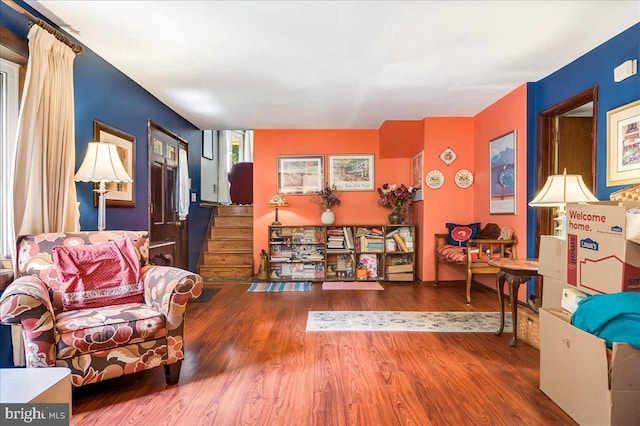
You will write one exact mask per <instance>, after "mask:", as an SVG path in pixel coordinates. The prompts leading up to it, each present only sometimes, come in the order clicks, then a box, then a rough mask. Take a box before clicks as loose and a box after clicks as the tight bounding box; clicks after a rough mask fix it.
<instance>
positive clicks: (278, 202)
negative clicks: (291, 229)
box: [267, 194, 288, 225]
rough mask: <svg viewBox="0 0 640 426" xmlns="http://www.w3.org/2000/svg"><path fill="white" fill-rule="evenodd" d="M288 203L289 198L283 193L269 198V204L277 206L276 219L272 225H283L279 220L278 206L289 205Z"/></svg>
mask: <svg viewBox="0 0 640 426" xmlns="http://www.w3.org/2000/svg"><path fill="white" fill-rule="evenodd" d="M287 204H288V203H287V199H286V198H284V195H282V194H275V195H274V196H273V197H271V198H270V199H269V202H268V203H267V205H268V206H270V207H275V208H276V220H274V221H273V223H272V225H282V224H281V223H280V222H278V207H285V206H287Z"/></svg>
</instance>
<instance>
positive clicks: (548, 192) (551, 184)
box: [529, 174, 598, 207]
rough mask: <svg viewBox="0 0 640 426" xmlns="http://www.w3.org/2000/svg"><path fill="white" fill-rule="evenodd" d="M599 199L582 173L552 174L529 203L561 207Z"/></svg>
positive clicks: (539, 205)
mask: <svg viewBox="0 0 640 426" xmlns="http://www.w3.org/2000/svg"><path fill="white" fill-rule="evenodd" d="M587 201H598V199H597V198H596V197H595V196H594V195H593V194H592V193H591V191H589V189H588V188H587V186H586V185H585V184H584V181H583V180H582V176H580V175H567V174H562V175H551V176H549V177H548V178H547V181H546V182H545V184H544V186H543V187H542V189H541V190H540V192H539V193H538V195H536V196H535V198H534V199H533V200H531V202H530V203H529V205H530V206H532V207H559V206H563V205H565V204H567V203H583V202H587Z"/></svg>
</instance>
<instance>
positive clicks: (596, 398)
mask: <svg viewBox="0 0 640 426" xmlns="http://www.w3.org/2000/svg"><path fill="white" fill-rule="evenodd" d="M569 318H570V316H569V315H567V314H563V313H562V312H561V311H560V310H559V309H552V308H542V309H541V310H540V389H541V390H542V391H543V392H544V393H545V394H546V395H547V396H549V398H551V399H552V400H553V401H554V402H555V403H556V404H558V406H560V408H562V409H563V410H564V411H565V412H567V414H569V415H570V416H571V417H572V418H573V419H574V420H575V421H577V422H578V423H579V424H581V425H598V426H601V425H636V424H638V419H640V368H638V366H639V365H640V350H637V349H634V348H632V347H631V346H629V345H627V344H614V346H613V350H612V351H608V350H607V347H606V343H605V341H604V340H602V339H600V338H599V337H596V336H594V335H592V334H589V333H587V332H584V331H582V330H579V329H578V328H576V327H574V326H572V325H571V324H570V323H569V322H568V321H569ZM608 352H609V354H610V357H611V361H610V363H609V361H608V359H607V358H608V356H609V354H608ZM609 368H610V369H611V381H609Z"/></svg>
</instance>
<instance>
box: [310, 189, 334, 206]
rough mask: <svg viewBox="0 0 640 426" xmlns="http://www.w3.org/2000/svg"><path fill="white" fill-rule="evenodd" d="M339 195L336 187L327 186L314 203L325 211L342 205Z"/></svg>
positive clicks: (317, 195) (318, 194) (319, 192)
mask: <svg viewBox="0 0 640 426" xmlns="http://www.w3.org/2000/svg"><path fill="white" fill-rule="evenodd" d="M337 193H338V190H337V189H336V187H335V185H333V186H329V184H327V185H326V186H325V187H324V189H323V190H322V191H318V193H317V194H316V195H315V196H314V197H313V200H312V201H313V202H315V203H316V204H317V205H319V206H320V207H322V208H324V209H330V208H331V207H333V206H339V205H340V198H338V196H337V195H336V194H337Z"/></svg>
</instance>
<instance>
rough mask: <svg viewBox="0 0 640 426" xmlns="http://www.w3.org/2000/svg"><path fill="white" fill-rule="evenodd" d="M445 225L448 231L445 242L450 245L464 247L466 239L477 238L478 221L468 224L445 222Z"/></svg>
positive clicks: (478, 230)
mask: <svg viewBox="0 0 640 426" xmlns="http://www.w3.org/2000/svg"><path fill="white" fill-rule="evenodd" d="M446 227H447V230H448V231H449V234H448V235H447V244H450V245H452V246H462V247H466V245H467V241H469V240H470V239H475V238H478V233H479V232H480V222H476V223H470V224H468V225H458V224H457V223H446Z"/></svg>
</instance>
